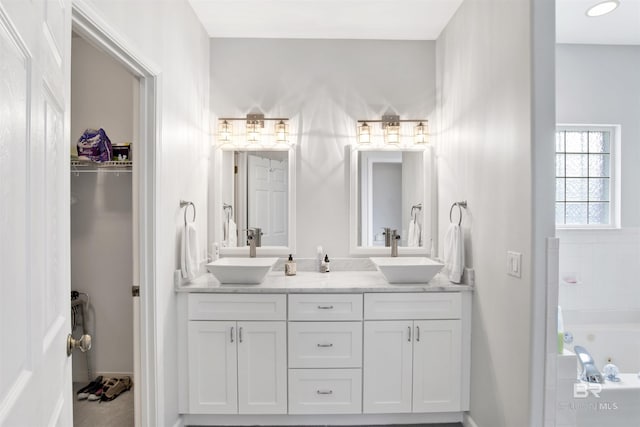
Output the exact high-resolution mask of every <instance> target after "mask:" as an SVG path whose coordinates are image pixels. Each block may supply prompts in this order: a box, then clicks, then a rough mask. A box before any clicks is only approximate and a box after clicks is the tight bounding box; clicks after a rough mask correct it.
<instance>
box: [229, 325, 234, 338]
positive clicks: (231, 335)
mask: <svg viewBox="0 0 640 427" xmlns="http://www.w3.org/2000/svg"><path fill="white" fill-rule="evenodd" d="M229 337H231V342H233V326H232V327H231V333H230V334H229Z"/></svg>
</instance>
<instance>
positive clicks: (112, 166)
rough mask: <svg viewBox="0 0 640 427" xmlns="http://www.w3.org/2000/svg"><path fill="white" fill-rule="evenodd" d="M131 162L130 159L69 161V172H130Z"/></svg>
mask: <svg viewBox="0 0 640 427" xmlns="http://www.w3.org/2000/svg"><path fill="white" fill-rule="evenodd" d="M132 166H133V162H130V161H115V162H102V163H93V162H79V161H77V160H72V161H71V172H72V173H74V174H80V173H103V172H107V173H108V172H111V173H131V168H132Z"/></svg>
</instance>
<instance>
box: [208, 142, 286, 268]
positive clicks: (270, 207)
mask: <svg viewBox="0 0 640 427" xmlns="http://www.w3.org/2000/svg"><path fill="white" fill-rule="evenodd" d="M215 160H216V165H215V170H216V171H217V177H216V179H215V182H214V184H215V186H214V187H215V188H214V191H213V196H214V200H215V203H214V206H213V209H214V213H215V214H214V224H213V227H214V233H213V234H214V241H215V242H217V243H218V246H219V248H220V253H221V254H222V255H227V256H229V255H244V254H245V252H246V254H248V253H249V247H248V242H247V230H248V229H251V228H254V229H255V228H259V229H260V230H261V232H262V235H261V239H260V240H261V245H260V247H259V249H258V256H261V255H287V254H289V253H295V155H294V150H293V148H292V147H282V148H281V147H278V148H270V149H265V148H264V147H260V148H256V149H251V148H248V147H242V148H239V147H235V148H233V147H224V148H218V149H217V150H216V159H215Z"/></svg>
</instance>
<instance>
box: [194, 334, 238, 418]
mask: <svg viewBox="0 0 640 427" xmlns="http://www.w3.org/2000/svg"><path fill="white" fill-rule="evenodd" d="M235 332H236V322H217V321H216V322H210V321H192V322H189V412H191V413H194V414H235V413H237V412H238V388H237V379H236V378H237V372H238V365H237V356H236V337H235V336H234V335H235Z"/></svg>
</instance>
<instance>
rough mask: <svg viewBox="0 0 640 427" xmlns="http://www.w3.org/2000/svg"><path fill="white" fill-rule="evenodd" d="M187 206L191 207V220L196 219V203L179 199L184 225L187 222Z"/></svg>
mask: <svg viewBox="0 0 640 427" xmlns="http://www.w3.org/2000/svg"><path fill="white" fill-rule="evenodd" d="M189 206H191V207H192V208H193V219H192V220H191V222H195V221H196V205H195V204H194V203H193V202H188V201H186V200H180V207H181V208H185V209H184V225H185V226H186V225H187V224H188V223H189V222H188V221H187V211H188V210H189Z"/></svg>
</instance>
